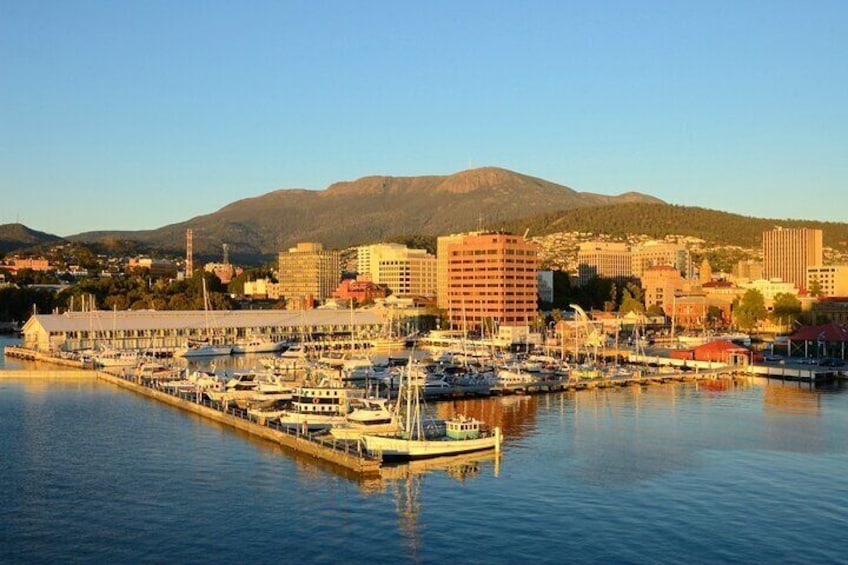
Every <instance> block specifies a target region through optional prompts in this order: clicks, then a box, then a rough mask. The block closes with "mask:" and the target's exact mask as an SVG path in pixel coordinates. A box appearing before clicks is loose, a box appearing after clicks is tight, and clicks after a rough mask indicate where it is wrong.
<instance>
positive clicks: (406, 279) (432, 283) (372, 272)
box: [356, 243, 437, 297]
mask: <svg viewBox="0 0 848 565" xmlns="http://www.w3.org/2000/svg"><path fill="white" fill-rule="evenodd" d="M356 256H357V261H356V262H357V270H358V272H359V277H358V278H359V279H361V280H370V281H372V282H374V283H376V284H378V285H383V286H386V287H388V288H389V289H390V290H391V291H392V293H393V294H395V295H397V296H399V297H408V296H434V295H435V294H436V286H437V284H436V280H437V274H436V257H434V256H433V255H431V254H430V253H427V251H426V250H424V249H410V248H408V247H407V246H405V245H401V244H399V243H378V244H375V245H365V246H362V247H358V248H357V250H356Z"/></svg>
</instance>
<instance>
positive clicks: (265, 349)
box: [233, 338, 286, 353]
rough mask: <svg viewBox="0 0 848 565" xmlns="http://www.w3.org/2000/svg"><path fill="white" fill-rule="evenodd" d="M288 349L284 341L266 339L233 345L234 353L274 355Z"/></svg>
mask: <svg viewBox="0 0 848 565" xmlns="http://www.w3.org/2000/svg"><path fill="white" fill-rule="evenodd" d="M285 347H286V342H284V341H273V340H270V339H266V338H248V339H241V340H239V341H237V342H236V343H234V344H233V353H274V352H276V351H281V350H282V349H284V348H285Z"/></svg>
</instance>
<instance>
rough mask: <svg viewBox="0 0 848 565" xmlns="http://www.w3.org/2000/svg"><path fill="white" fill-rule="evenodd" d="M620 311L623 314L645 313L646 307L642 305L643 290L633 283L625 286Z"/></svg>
mask: <svg viewBox="0 0 848 565" xmlns="http://www.w3.org/2000/svg"><path fill="white" fill-rule="evenodd" d="M618 311H619V312H620V313H621V314H627V313H629V312H636V313H637V314H642V313H643V312H644V311H645V305H644V304H643V303H642V289H641V288H639V287H638V286H636V285H635V284H633V283H632V282H629V283H627V284H626V285H624V290H623V291H622V295H621V306H619V308H618Z"/></svg>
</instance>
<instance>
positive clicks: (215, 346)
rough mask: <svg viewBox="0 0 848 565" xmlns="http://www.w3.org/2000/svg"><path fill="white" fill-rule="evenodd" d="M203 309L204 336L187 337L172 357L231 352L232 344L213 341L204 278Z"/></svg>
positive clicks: (227, 353)
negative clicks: (204, 320) (201, 337)
mask: <svg viewBox="0 0 848 565" xmlns="http://www.w3.org/2000/svg"><path fill="white" fill-rule="evenodd" d="M203 311H204V314H205V316H206V337H204V338H203V339H189V340H188V341H187V342H186V345H185V346H184V347H182V348H179V349H177V350H176V351H174V357H211V356H215V355H230V354H232V352H233V346H232V345H224V344H219V343H215V342H214V341H213V337H212V329H211V327H210V323H209V297H208V296H207V294H206V279H203Z"/></svg>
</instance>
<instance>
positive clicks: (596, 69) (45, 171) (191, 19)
mask: <svg viewBox="0 0 848 565" xmlns="http://www.w3.org/2000/svg"><path fill="white" fill-rule="evenodd" d="M481 166H498V167H504V168H507V169H511V170H514V171H518V172H521V173H524V174H529V175H532V176H537V177H541V178H544V179H547V180H550V181H553V182H557V183H560V184H564V185H566V186H570V187H572V188H574V189H575V190H580V191H588V192H596V193H602V194H619V193H622V192H626V191H631V190H633V191H639V192H644V193H647V194H651V195H653V196H657V197H659V198H662V199H663V200H665V201H667V202H670V203H674V204H681V205H691V206H703V207H706V208H713V209H718V210H726V211H730V212H735V213H740V214H745V215H751V216H757V217H767V218H799V219H816V220H832V221H848V190H846V189H847V188H848V2H845V1H844V0H840V1H834V2H819V1H805V2H799V1H795V2H784V1H781V0H768V1H766V0H763V1H745V0H736V1H722V0H711V1H708V2H672V1H663V2H638V1H622V2H604V1H598V2H586V1H581V2H570V1H566V0H559V1H552V2H534V1H526V0H523V1H520V2H519V1H516V2H498V1H487V2H473V1H465V0H464V1H459V2H458V1H456V0H451V1H445V2H442V1H438V0H428V1H426V2H405V1H397V0H395V1H391V2H368V1H361V2H360V1H356V2H354V1H344V2H342V1H339V2H333V1H320V0H311V1H305V2H294V1H283V0H274V1H269V2H262V1H245V2H232V1H219V0H200V1H193V0H180V1H179V2H174V1H173V0H167V1H160V0H144V1H142V2H120V1H117V0H113V1H86V0H71V1H68V0H60V1H46V0H28V1H20V0H0V224H2V223H10V222H21V223H24V224H25V225H27V226H29V227H31V228H34V229H37V230H40V231H46V232H49V233H54V234H57V235H62V236H65V235H72V234H75V233H80V232H84V231H93V230H115V229H128V230H136V229H153V228H157V227H160V226H163V225H166V224H171V223H175V222H180V221H184V220H188V219H190V218H192V217H194V216H197V215H201V214H207V213H211V212H213V211H215V210H217V209H219V208H221V207H222V206H224V205H226V204H228V203H230V202H233V201H236V200H239V199H242V198H247V197H252V196H257V195H261V194H264V193H267V192H270V191H272V190H276V189H281V188H309V189H323V188H325V187H327V186H328V185H329V184H331V183H333V182H336V181H341V180H353V179H356V178H360V177H363V176H368V175H377V174H384V175H392V176H407V175H421V174H451V173H455V172H458V171H461V170H463V169H466V168H469V167H481Z"/></svg>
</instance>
